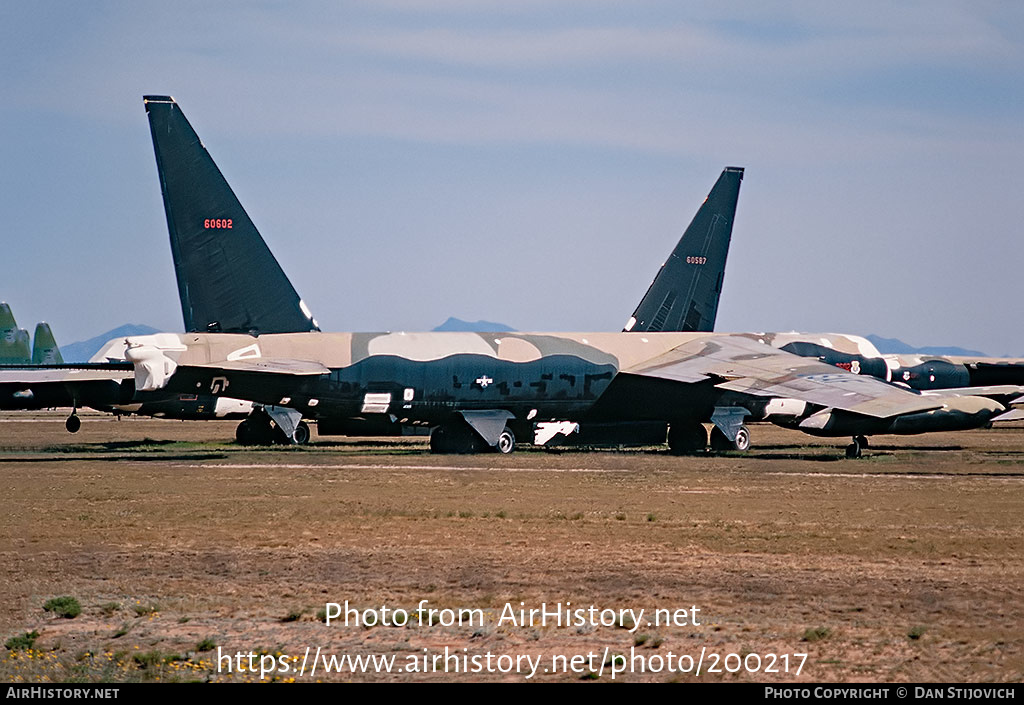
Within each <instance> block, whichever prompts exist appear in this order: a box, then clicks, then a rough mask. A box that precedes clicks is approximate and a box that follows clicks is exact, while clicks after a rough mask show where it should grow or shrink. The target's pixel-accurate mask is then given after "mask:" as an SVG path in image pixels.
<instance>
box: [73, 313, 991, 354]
mask: <svg viewBox="0 0 1024 705" xmlns="http://www.w3.org/2000/svg"><path fill="white" fill-rule="evenodd" d="M433 330H435V331H452V332H511V331H514V330H515V328H512V327H510V326H506V325H505V324H504V323H494V322H493V321H463V320H461V319H459V318H454V317H451V318H449V319H448V320H447V321H445V322H444V323H442V324H441V325H439V326H437V327H436V328H434V329H433ZM159 332H160V331H159V330H157V329H156V328H152V327H150V326H143V325H135V324H127V325H123V326H121V327H119V328H114V329H113V330H108V331H107V332H106V333H102V334H100V335H97V336H96V337H95V338H90V339H89V340H83V341H81V342H78V343H70V344H68V345H61V346H60V351H61V354H62V355H63V356H64V360H65V362H85V361H87V360H88V359H89V358H91V357H92V356H93V355H95V354H96V353H97V352H99V350H100V348H102V347H103V344H104V343H106V342H107V341H108V340H110V339H111V338H123V337H127V336H130V335H150V334H152V333H159ZM865 337H866V338H867V339H868V340H870V341H871V342H872V343H873V344H874V346H875V347H876V348H878V351H879V352H881V353H895V354H900V355H911V354H921V355H966V356H970V357H988V356H987V355H986V354H985V353H983V352H980V351H978V350H969V349H967V348H958V347H955V346H947V347H942V346H934V345H933V346H926V347H921V348H915V347H914V346H912V345H907V344H906V343H904V342H903V341H902V340H898V339H896V338H883V337H881V336H878V335H868V336H865ZM58 342H59V341H58Z"/></svg>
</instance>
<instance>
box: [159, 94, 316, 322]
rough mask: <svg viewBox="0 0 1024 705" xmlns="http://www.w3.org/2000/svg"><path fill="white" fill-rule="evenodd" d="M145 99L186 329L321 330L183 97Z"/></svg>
mask: <svg viewBox="0 0 1024 705" xmlns="http://www.w3.org/2000/svg"><path fill="white" fill-rule="evenodd" d="M143 103H144V104H145V106H146V112H147V114H148V115H149V127H150V131H151V132H152V134H153V149H154V151H155V152H156V165H157V172H158V173H159V176H160V190H161V192H162V193H163V198H164V211H165V212H166V215H167V229H168V231H169V232H170V236H171V254H172V256H173V258H174V272H175V275H176V276H177V279H178V295H179V297H180V298H181V312H182V316H183V318H184V319H185V330H186V331H189V332H224V333H252V334H260V333H297V332H304V331H313V330H319V328H318V327H317V325H316V321H314V320H313V317H312V314H311V313H310V312H309V309H308V308H307V307H306V304H305V303H303V302H302V300H301V299H300V298H299V295H298V294H297V293H296V291H295V287H293V286H292V284H291V282H290V281H288V277H287V276H286V275H285V273H284V271H283V270H282V269H281V266H280V265H279V264H278V262H277V260H276V259H275V258H274V255H273V254H272V253H271V252H270V249H269V248H268V247H267V244H266V243H265V242H264V241H263V238H262V237H261V236H260V234H259V231H257V230H256V226H255V225H253V223H252V221H251V220H250V219H249V216H248V215H247V214H246V212H245V210H244V209H243V208H242V205H241V203H239V201H238V198H236V197H235V194H234V192H233V191H232V190H231V187H230V186H229V185H228V183H227V181H226V180H225V179H224V176H223V175H222V174H221V173H220V170H219V169H218V168H217V165H216V164H215V163H214V161H213V159H212V158H211V157H210V153H209V152H207V151H206V148H205V147H204V146H203V143H202V142H200V141H199V137H198V136H197V135H196V133H195V130H193V129H192V126H191V125H190V124H189V122H188V120H187V119H186V118H185V115H184V114H183V113H182V112H181V108H180V107H179V106H178V104H177V103H175V102H174V99H173V98H171V97H170V96H152V95H150V96H144V97H143Z"/></svg>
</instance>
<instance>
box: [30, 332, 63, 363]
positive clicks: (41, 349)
mask: <svg viewBox="0 0 1024 705" xmlns="http://www.w3.org/2000/svg"><path fill="white" fill-rule="evenodd" d="M32 364H33V365H63V364H64V357H63V356H62V355H61V354H60V348H58V347H57V341H56V340H55V339H54V337H53V331H52V330H50V324H49V323H37V324H36V332H35V335H34V336H32Z"/></svg>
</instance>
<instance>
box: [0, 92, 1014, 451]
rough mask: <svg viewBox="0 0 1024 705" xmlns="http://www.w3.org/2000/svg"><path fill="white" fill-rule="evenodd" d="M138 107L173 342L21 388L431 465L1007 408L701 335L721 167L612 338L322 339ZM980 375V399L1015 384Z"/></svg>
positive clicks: (713, 258) (779, 346) (949, 424)
mask: <svg viewBox="0 0 1024 705" xmlns="http://www.w3.org/2000/svg"><path fill="white" fill-rule="evenodd" d="M144 104H145V107H146V111H147V114H148V116H149V121H150V128H151V133H152V137H153V142H154V149H155V154H156V161H157V169H158V175H159V180H160V186H161V191H162V195H163V199H164V207H165V214H166V217H167V223H168V230H169V233H170V239H171V251H172V257H173V261H174V265H175V272H176V275H177V281H178V288H179V298H180V301H181V305H182V314H183V319H184V321H185V330H186V333H185V334H175V333H161V334H157V335H152V336H138V337H130V338H128V339H127V340H125V341H111V343H110V344H108V346H107V349H106V350H105V352H104V353H103V354H104V357H106V358H107V360H108V361H107V362H97V363H94V364H93V365H91V366H87V367H85V368H84V369H83V368H81V366H80V368H79V369H78V370H69V369H67V367H66V366H64V367H60V366H57V367H50V368H37V369H36V370H33V371H31V373H32V374H33V375H38V376H39V379H37V380H36V381H35V382H33V384H32V388H33V389H35V388H36V386H35V384H36V383H40V384H44V383H49V382H57V381H58V380H57V378H58V377H59V376H60V375H61V374H63V375H66V377H65V378H64V379H63V380H61V383H62V384H65V385H66V384H67V379H68V378H69V376H70V375H71V373H72V372H78V373H80V374H79V377H78V380H79V382H76V384H85V383H87V382H86V381H85V380H90V381H91V378H90V375H102V374H104V373H105V374H111V373H114V372H116V373H118V374H120V375H121V378H120V380H121V382H120V387H121V388H122V391H123V393H124V394H125V396H127V397H128V398H129V400H130V401H131V402H132V403H137V404H138V403H141V404H148V403H167V402H168V401H170V400H175V399H180V397H181V395H195V396H197V397H198V396H200V395H209V396H210V397H212V398H215V399H224V398H237V399H242V400H246V401H248V402H252V403H253V404H254V405H256V408H255V409H254V411H253V412H252V414H251V415H250V416H249V417H248V418H247V419H246V420H245V421H244V422H243V423H242V424H241V425H240V427H239V432H238V435H239V439H240V440H243V441H245V440H252V439H254V438H267V437H270V435H272V434H273V433H274V432H277V433H283V434H285V435H287V436H289V437H293V438H301V437H302V435H303V433H304V430H303V429H304V426H305V424H304V422H303V419H311V420H316V421H317V423H318V430H319V432H320V433H321V434H329V433H332V432H342V433H349V434H354V433H367V432H372V433H376V432H380V431H382V430H394V429H396V428H400V427H401V426H422V427H431V428H432V431H431V448H432V449H433V450H434V451H437V452H475V451H480V450H486V449H494V450H498V451H500V452H511V451H512V450H513V448H514V447H515V444H516V443H517V442H520V441H523V440H537V439H543V437H545V436H546V437H547V438H551V437H553V436H556V435H558V434H559V433H564V432H567V431H578V433H579V434H580V436H581V437H583V438H587V437H593V438H598V439H599V438H601V437H602V436H603V437H614V436H623V435H625V436H627V437H628V436H631V435H632V437H637V436H638V435H643V434H647V433H649V434H652V436H653V437H654V438H658V436H659V435H660V439H661V440H662V441H663V440H665V439H666V438H667V440H668V443H669V447H670V448H671V449H673V450H674V451H677V452H692V451H696V450H701V449H703V448H704V447H705V446H706V444H707V443H708V436H707V432H706V431H705V428H704V426H703V424H704V423H710V424H712V428H713V431H712V437H711V442H712V445H713V446H714V447H716V448H736V449H745V448H747V447H748V446H749V441H750V436H749V431H748V429H747V427H746V421H748V420H770V421H773V422H775V423H778V424H781V425H785V426H789V427H793V428H798V429H800V430H803V431H805V432H807V433H812V434H816V435H823V436H848V437H853V439H854V440H853V443H852V444H851V446H850V448H848V449H847V453H848V455H859V454H860V449H861V448H862V447H863V445H864V443H865V442H866V436H868V435H871V434H876V433H921V432H927V431H938V430H957V429H964V428H974V427H977V426H980V425H983V424H986V423H988V422H989V421H990V420H991V419H992V418H994V417H995V416H997V415H998V414H1000V413H1003V412H1004V411H1006V409H1007V407H1008V406H1012V405H1016V404H1018V403H1019V401H1020V398H1021V397H1022V394H1021V392H1022V390H1021V388H1020V387H1018V386H1015V385H1016V384H1019V383H1020V382H1016V383H1014V384H1001V385H1000V386H999V387H995V386H988V387H981V386H977V385H975V386H965V385H963V384H957V385H956V386H957V388H956V389H935V388H931V389H927V385H925V388H926V389H927V391H923V392H922V391H917V390H915V389H911V388H909V387H910V386H912V385H911V384H910V383H911V382H912V381H914V380H915V379H920V377H919V376H918V377H914V376H913V375H911V376H910V377H908V378H905V379H903V380H902V381H903V382H904V383H905V384H906V385H907V386H898V385H894V384H891V383H889V381H885V380H891V379H892V377H893V375H892V371H893V369H899V368H898V367H896V368H894V367H893V365H892V364H891V363H889V362H887V361H886V360H884V359H883V358H881V356H880V355H878V354H877V351H876V350H874V348H873V346H871V345H870V343H868V341H866V340H864V339H863V338H858V337H856V336H834V335H818V334H813V335H808V334H796V333H786V334H778V333H776V334H764V333H748V334H716V333H711V332H709V331H711V330H713V327H714V321H715V316H716V312H717V307H718V300H719V297H720V295H721V291H722V286H723V282H724V268H725V260H726V256H727V254H728V248H729V240H730V237H731V231H732V222H733V220H734V215H735V209H736V201H737V198H738V193H739V185H740V182H741V180H742V176H743V170H742V169H739V168H734V167H730V168H727V169H726V170H725V171H724V172H723V173H722V176H721V177H720V178H719V180H718V182H717V183H716V185H715V187H714V188H713V189H712V191H711V193H710V194H709V196H708V198H707V199H706V201H705V203H704V204H703V205H702V207H701V208H700V210H699V211H698V213H697V215H696V216H695V218H694V220H693V222H692V223H691V224H690V226H689V227H688V228H687V230H686V232H684V234H683V236H682V238H681V239H680V241H679V244H678V245H677V247H676V248H675V250H674V251H673V253H672V255H671V256H670V258H669V260H668V261H666V263H665V265H664V266H663V267H662V269H661V270H660V272H659V274H658V276H657V277H656V278H655V280H654V282H653V283H652V285H651V287H650V289H649V290H648V292H647V294H646V295H645V297H644V299H643V300H642V301H641V303H640V305H639V306H638V307H637V309H636V311H635V312H634V314H633V316H632V317H631V318H630V321H629V322H628V323H627V325H626V330H625V331H624V332H622V333H601V332H592V333H510V332H502V333H405V332H397V333H333V334H332V333H322V332H321V331H320V330H319V327H318V326H317V324H316V322H315V321H314V320H313V317H312V314H311V312H310V311H309V309H308V307H307V306H306V305H305V304H304V303H303V302H302V300H301V299H300V298H299V296H298V294H297V292H296V291H295V288H294V287H293V286H292V284H291V282H290V281H289V280H288V278H287V276H286V275H285V274H284V272H283V270H282V269H281V267H280V265H279V264H278V262H277V260H276V259H275V258H274V257H273V255H272V254H271V252H270V250H269V248H267V246H266V244H265V243H264V241H263V239H262V237H261V236H260V234H259V232H258V231H257V230H256V228H255V226H254V225H253V223H252V221H251V220H250V219H249V217H248V215H247V214H246V212H245V210H244V209H243V208H242V206H241V204H240V203H239V202H238V199H237V198H236V197H235V195H234V193H233V192H232V190H231V188H230V187H229V186H228V184H227V182H226V181H225V180H224V178H223V176H222V175H221V173H220V171H219V169H218V168H217V166H216V164H215V163H214V162H213V159H212V158H211V157H210V155H209V153H208V152H207V150H206V148H205V147H204V146H203V144H202V143H201V142H200V140H199V138H198V136H197V135H196V133H195V131H194V130H193V129H192V127H191V125H190V124H189V123H188V121H187V120H186V118H185V116H184V114H183V113H182V111H181V109H180V107H179V106H178V105H177V103H176V102H175V101H174V100H173V99H172V98H170V97H168V96H146V97H145V98H144ZM122 360H127V361H128V363H130V365H128V364H126V363H125V362H123V361H122ZM837 365H838V366H839V368H843V369H839V368H837ZM983 367H984V374H989V375H990V376H989V377H988V378H986V379H988V380H989V381H995V380H1006V379H1017V378H1018V377H1017V376H1019V374H1020V370H1021V369H1024V368H1022V367H1021V366H1020V363H1019V361H1017V362H1012V363H1011V362H1006V361H1004V362H994V363H984V365H983ZM965 369H968V368H965ZM975 369H982V367H976V368H975ZM993 372H994V373H995V376H992V373H993ZM858 373H860V374H858ZM18 374H21V375H22V377H20V378H18V379H14V380H13V381H14V382H15V383H18V384H22V385H24V384H26V383H27V381H29V380H28V379H27V378H26V377H24V372H14V371H8V372H0V383H6V381H11V377H6V378H5V377H4V375H18ZM979 374H981V373H980V372H979ZM47 375H49V377H47ZM872 375H874V376H872ZM1000 375H1003V376H1000ZM875 377H878V378H877V379H876V378H875ZM930 377H931V379H929V384H932V385H935V386H938V382H937V379H938V377H937V376H935V375H930ZM43 378H46V379H43ZM972 379H974V378H972V377H971V376H970V374H969V373H968V376H967V378H966V381H967V382H968V383H971V381H972ZM978 379H980V378H978ZM955 381H958V382H962V381H963V380H962V379H961V378H960V377H958V378H956V380H955ZM1022 381H1024V380H1022ZM947 386H949V385H947ZM89 405H90V406H91V405H92V404H91V403H90V404H89ZM305 433H306V434H308V427H305Z"/></svg>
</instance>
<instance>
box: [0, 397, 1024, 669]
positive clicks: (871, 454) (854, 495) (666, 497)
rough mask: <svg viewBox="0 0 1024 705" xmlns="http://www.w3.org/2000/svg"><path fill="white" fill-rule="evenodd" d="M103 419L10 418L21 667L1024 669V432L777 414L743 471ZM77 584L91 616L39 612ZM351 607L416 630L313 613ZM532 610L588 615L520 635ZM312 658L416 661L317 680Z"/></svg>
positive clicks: (3, 554)
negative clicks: (823, 426)
mask: <svg viewBox="0 0 1024 705" xmlns="http://www.w3.org/2000/svg"><path fill="white" fill-rule="evenodd" d="M83 420H84V423H83V427H82V431H81V432H80V433H79V434H77V435H74V436H72V435H69V434H67V433H66V432H65V431H64V427H63V415H62V414H60V413H59V412H53V413H46V412H43V413H38V414H26V413H3V414H0V496H2V497H3V507H4V511H3V513H2V517H0V590H2V594H3V595H4V599H3V601H2V602H0V637H2V638H3V639H4V640H5V641H7V642H8V648H7V649H4V650H3V652H2V653H3V656H2V661H0V678H2V679H3V680H8V681H10V680H28V681H36V680H41V679H50V680H58V681H68V680H259V678H260V673H259V667H260V665H261V664H262V665H263V666H264V667H265V668H266V667H269V666H270V665H273V666H274V671H273V672H271V671H269V670H265V672H264V673H263V675H264V676H265V677H266V678H267V679H271V678H276V679H277V680H291V679H293V678H294V679H297V680H300V681H308V680H321V679H325V680H359V681H362V680H508V681H519V680H539V681H551V680H587V679H598V680H601V681H609V680H612V671H613V670H616V671H619V672H617V673H615V678H614V680H625V681H638V680H653V681H683V682H686V681H693V680H702V681H703V680H726V681H729V680H755V681H952V682H990V681H1019V680H1021V679H1022V678H1024V594H1022V593H1024V550H1022V549H1024V425H1021V424H1017V425H1014V426H1006V427H1001V428H994V429H988V430H979V431H972V432H961V433H950V434H932V435H927V436H917V437H903V438H899V437H892V436H883V437H876V438H873V439H872V447H871V449H870V450H869V451H868V452H867V454H866V456H865V457H864V458H862V459H860V460H853V461H851V460H846V459H844V458H843V457H842V456H843V452H842V446H843V443H844V441H842V439H840V440H838V441H828V440H817V439H811V438H809V437H807V436H804V435H802V434H799V433H796V432H791V431H785V430H782V429H778V428H775V427H772V426H763V425H756V426H754V427H752V436H753V442H754V448H753V450H752V451H751V452H750V453H748V454H746V455H729V454H725V455H721V456H717V457H716V456H710V455H709V456H702V457H692V458H677V457H673V456H670V455H668V454H667V452H666V451H664V450H661V449H642V450H632V449H630V450H614V451H613V450H598V451H592V452H586V451H579V450H573V451H569V450H564V451H542V450H535V449H531V448H521V449H519V450H517V452H516V453H514V454H513V455H511V456H502V457H499V456H495V455H477V456H434V455H430V454H429V453H428V452H427V449H426V443H425V440H424V439H409V440H405V439H392V440H388V439H372V440H355V439H335V438H330V439H326V438H316V437H315V436H314V439H313V443H312V444H311V445H310V446H307V447H302V448H278V449H270V450H267V449H260V450H253V449H246V448H242V447H240V446H237V445H235V444H234V443H233V442H231V439H232V437H233V431H234V423H232V422H200V423H181V422H174V421H161V420H154V419H122V420H120V421H118V420H116V419H113V418H111V417H106V416H101V415H92V414H86V415H85V416H84V417H83ZM61 596H70V597H74V598H75V599H76V600H77V601H78V603H79V604H80V606H81V613H80V614H79V615H78V616H75V617H74V618H64V617H61V616H57V615H56V614H54V613H53V612H47V611H44V609H43V605H44V604H45V603H46V602H47V601H48V600H50V599H51V598H54V597H61ZM423 600H426V603H421V601H423ZM346 601H347V602H348V603H349V606H350V607H352V608H354V609H357V610H358V611H359V612H361V613H362V612H363V611H364V610H376V611H375V612H372V613H363V614H360V616H359V619H364V618H365V619H370V620H374V619H377V620H381V619H387V620H391V621H400V614H396V612H395V610H405V611H406V612H407V614H408V623H407V624H405V625H404V626H394V625H392V626H379V625H378V626H365V625H362V624H360V625H359V626H357V625H356V624H355V623H354V622H355V621H356V617H355V616H354V614H353V616H352V617H351V618H350V623H349V624H348V625H346V624H345V623H344V620H334V621H333V622H332V623H331V624H329V625H328V624H325V623H324V622H323V621H322V619H321V617H322V614H320V615H318V613H322V612H323V611H325V610H326V609H327V608H326V604H327V603H340V604H344V603H345V602H346ZM566 603H571V605H569V606H566ZM421 604H423V610H422V611H417V607H418V606H419V605H421ZM542 604H543V605H546V606H547V608H548V609H549V610H556V609H557V605H559V604H560V605H561V606H562V607H563V608H564V609H569V610H573V609H581V610H584V612H581V613H577V614H576V617H578V620H576V619H569V620H567V622H568V623H563V624H561V625H559V624H558V623H555V621H554V618H553V617H550V618H549V619H548V621H547V623H546V624H542V623H541V622H540V620H539V618H537V619H534V620H533V623H527V624H521V623H519V620H518V619H517V620H516V621H515V622H512V621H511V620H509V619H504V620H502V619H501V617H502V616H503V615H504V616H505V617H508V616H509V614H508V612H509V610H512V611H516V610H519V609H525V610H530V609H531V608H532V609H540V608H541V607H542ZM591 605H593V606H594V610H593V611H592V612H591V611H589V608H590V606H591ZM382 607H386V608H387V610H388V612H385V613H383V614H382V612H381V608H382ZM641 608H643V609H644V613H643V614H642V615H637V616H638V617H639V618H638V619H631V618H630V616H629V615H626V616H624V617H623V616H621V615H619V613H618V612H615V613H614V614H615V615H616V616H615V617H614V619H613V618H611V617H610V615H612V614H613V612H612V611H613V610H614V611H617V610H621V609H633V610H636V611H639V609H641ZM431 609H433V610H435V612H433V613H431V612H429V611H428V610H431ZM444 610H447V611H444ZM459 610H463V611H462V612H461V613H460V612H459ZM604 610H608V611H607V612H605V611H604ZM655 610H661V612H660V613H658V614H657V619H655ZM677 610H679V612H676V611H677ZM684 610H685V611H684ZM697 610H699V611H697ZM388 614H390V615H391V616H390V617H389V616H388ZM460 614H461V616H462V617H463V620H462V622H463V623H462V624H459V623H458V620H457V619H456V618H457V617H458V616H460ZM516 616H517V617H518V612H517V614H516ZM527 616H528V615H527ZM668 617H673V618H674V623H670V624H667V625H666V624H662V623H661V622H664V621H665V620H666V618H668ZM527 621H528V620H527ZM592 621H593V622H597V623H596V624H592V623H591V622H592ZM670 621H671V620H670ZM631 629H632V631H631ZM33 633H34V634H35V635H34V636H33ZM446 647H447V649H448V652H447V655H448V656H449V657H450V658H448V660H445V658H444V655H445V648H446ZM307 648H308V649H309V651H307ZM317 649H320V654H322V655H323V656H324V657H325V658H330V657H332V656H333V657H335V658H341V657H346V656H360V657H363V656H366V657H369V656H377V657H392V658H393V659H394V664H393V665H394V666H398V667H401V668H402V670H401V672H397V671H396V670H395V668H392V672H391V673H377V672H374V669H373V667H372V666H370V667H366V664H363V666H364V667H355V668H354V667H353V666H352V663H351V662H344V664H342V665H343V666H345V667H344V668H342V667H340V666H339V668H340V670H341V671H342V672H340V673H333V672H332V673H326V672H324V671H325V669H326V668H327V666H326V665H325V662H324V661H317V659H316V656H315V653H316V651H317ZM250 652H251V653H252V654H253V655H254V656H253V659H251V660H250V659H248V654H249V653H250ZM238 653H241V654H244V655H245V656H246V658H245V659H243V661H244V663H243V664H242V666H243V667H244V668H245V670H244V672H240V670H239V668H238V666H239V663H238V659H236V658H233V657H234V656H235V655H236V654H238ZM702 653H703V656H702ZM800 654H806V657H803V656H800ZM730 655H731V656H730ZM435 657H437V658H435ZM501 657H504V658H501ZM526 657H529V658H530V659H537V661H536V663H537V664H538V667H537V669H536V670H535V671H533V672H532V674H531V666H530V663H532V661H530V662H528V661H526ZM573 657H577V660H576V661H573V660H572V659H573ZM228 659H230V660H231V663H230V665H229V664H228V663H227V660H228ZM304 659H305V660H306V666H305V667H304V670H303V672H302V674H301V675H299V674H298V673H297V672H296V670H297V669H298V668H299V667H300V664H301V663H302V662H303V660H304ZM424 659H426V663H424ZM438 659H439V660H438ZM474 659H475V660H474ZM687 659H692V660H690V661H688V660H687ZM698 659H700V673H699V675H698V673H697V668H698V667H697V662H698ZM312 662H316V663H317V664H318V665H317V670H316V671H315V672H314V673H312V674H311V673H310V672H309V665H310V663H312ZM335 663H336V664H339V663H341V662H338V661H336V662H335ZM381 663H383V662H378V664H377V665H378V670H379V668H383V667H384V666H381V665H380V664H381ZM474 664H476V669H475V670H474ZM513 664H516V665H518V666H519V669H518V670H516V669H515V668H513V667H512V665H513ZM250 666H253V667H255V668H256V672H255V673H253V672H252V669H251V668H249V667H250ZM797 666H800V668H799V673H797V670H798V669H797ZM229 667H230V671H229V670H228V669H229ZM446 667H447V672H446V671H445V668H446ZM362 671H366V672H362ZM423 671H426V672H423ZM467 671H468V672H467ZM545 671H547V672H545ZM652 671H656V672H652ZM730 671H734V672H730ZM528 675H529V676H530V677H529V678H527V676H528Z"/></svg>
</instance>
